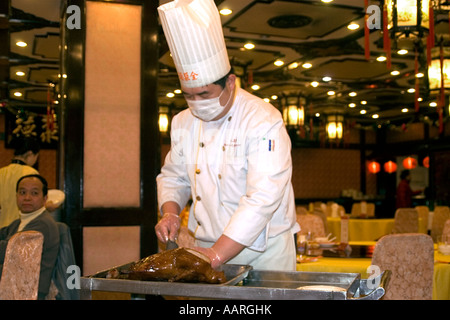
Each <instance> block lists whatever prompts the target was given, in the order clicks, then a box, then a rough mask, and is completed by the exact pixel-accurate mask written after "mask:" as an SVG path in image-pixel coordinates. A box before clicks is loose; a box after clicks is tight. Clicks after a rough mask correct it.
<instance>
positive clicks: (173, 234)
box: [155, 213, 181, 243]
mask: <svg viewBox="0 0 450 320" xmlns="http://www.w3.org/2000/svg"><path fill="white" fill-rule="evenodd" d="M180 225H181V218H180V216H179V215H177V214H175V213H165V214H164V215H163V217H162V218H161V220H160V221H159V222H158V224H157V225H156V226H155V232H156V236H157V237H158V239H159V240H160V241H161V242H162V243H166V242H167V240H172V241H175V240H176V239H177V237H178V231H179V230H180Z"/></svg>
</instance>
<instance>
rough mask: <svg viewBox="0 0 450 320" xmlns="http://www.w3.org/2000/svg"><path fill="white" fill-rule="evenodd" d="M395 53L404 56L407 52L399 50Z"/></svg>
mask: <svg viewBox="0 0 450 320" xmlns="http://www.w3.org/2000/svg"><path fill="white" fill-rule="evenodd" d="M397 53H398V54H401V55H405V54H407V53H408V50H406V49H400V50H398V51H397Z"/></svg>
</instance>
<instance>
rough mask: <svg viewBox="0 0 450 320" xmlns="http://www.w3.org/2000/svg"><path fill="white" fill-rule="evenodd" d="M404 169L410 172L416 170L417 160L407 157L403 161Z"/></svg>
mask: <svg viewBox="0 0 450 320" xmlns="http://www.w3.org/2000/svg"><path fill="white" fill-rule="evenodd" d="M403 167H404V168H405V169H408V170H411V169H414V168H415V167H417V160H416V159H414V158H413V157H407V158H405V159H404V160H403Z"/></svg>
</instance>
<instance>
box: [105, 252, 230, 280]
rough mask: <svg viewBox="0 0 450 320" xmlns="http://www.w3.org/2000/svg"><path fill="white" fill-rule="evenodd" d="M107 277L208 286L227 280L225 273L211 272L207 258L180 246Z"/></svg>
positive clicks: (115, 271) (116, 271) (111, 271)
mask: <svg viewBox="0 0 450 320" xmlns="http://www.w3.org/2000/svg"><path fill="white" fill-rule="evenodd" d="M107 278H112V279H130V280H143V281H169V282H201V283H211V284H220V283H224V282H225V281H226V279H225V273H224V272H223V271H217V270H214V269H213V268H212V267H211V264H210V262H209V259H208V258H207V257H206V256H204V255H203V254H201V253H200V252H198V251H194V250H192V249H188V248H183V247H180V248H176V249H172V250H166V251H163V252H160V253H157V254H154V255H151V256H148V257H146V258H143V259H141V260H139V261H136V262H133V263H132V264H130V266H129V267H128V268H126V269H112V270H110V271H109V272H108V275H107Z"/></svg>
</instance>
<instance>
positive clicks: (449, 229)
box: [442, 219, 450, 237]
mask: <svg viewBox="0 0 450 320" xmlns="http://www.w3.org/2000/svg"><path fill="white" fill-rule="evenodd" d="M442 235H443V236H447V237H450V219H447V221H445V223H444V229H442Z"/></svg>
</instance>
